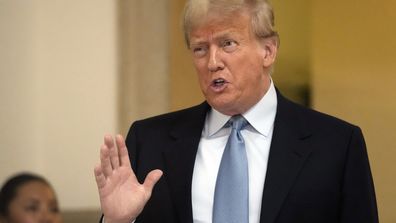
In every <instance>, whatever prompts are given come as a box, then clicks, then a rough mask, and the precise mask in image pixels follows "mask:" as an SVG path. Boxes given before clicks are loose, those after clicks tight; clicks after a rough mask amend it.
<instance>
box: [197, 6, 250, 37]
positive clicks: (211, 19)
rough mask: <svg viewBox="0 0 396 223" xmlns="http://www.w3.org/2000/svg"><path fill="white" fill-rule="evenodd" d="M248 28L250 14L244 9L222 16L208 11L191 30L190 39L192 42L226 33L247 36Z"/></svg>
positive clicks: (248, 33) (225, 34)
mask: <svg viewBox="0 0 396 223" xmlns="http://www.w3.org/2000/svg"><path fill="white" fill-rule="evenodd" d="M250 30H251V29H250V16H249V14H248V13H246V12H244V11H242V12H236V13H234V14H232V15H223V16H221V15H218V14H215V13H209V14H208V15H207V16H206V17H205V19H204V20H202V22H200V23H199V24H197V25H196V26H195V27H194V28H193V29H192V30H191V32H190V40H191V41H192V42H194V41H200V40H203V39H206V38H208V37H210V38H218V37H222V36H227V35H232V36H249V35H250V34H251V31H250Z"/></svg>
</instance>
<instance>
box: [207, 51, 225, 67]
mask: <svg viewBox="0 0 396 223" xmlns="http://www.w3.org/2000/svg"><path fill="white" fill-rule="evenodd" d="M208 69H209V71H210V72H216V71H219V70H223V69H224V63H223V61H222V59H221V55H220V52H219V49H217V48H216V47H211V48H210V50H209V61H208Z"/></svg>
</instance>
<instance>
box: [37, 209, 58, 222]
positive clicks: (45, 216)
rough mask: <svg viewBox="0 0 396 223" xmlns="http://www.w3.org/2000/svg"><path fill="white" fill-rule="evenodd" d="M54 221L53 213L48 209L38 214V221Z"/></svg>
mask: <svg viewBox="0 0 396 223" xmlns="http://www.w3.org/2000/svg"><path fill="white" fill-rule="evenodd" d="M54 222H55V215H54V214H53V213H51V212H48V211H43V212H42V213H41V214H40V220H39V223H54Z"/></svg>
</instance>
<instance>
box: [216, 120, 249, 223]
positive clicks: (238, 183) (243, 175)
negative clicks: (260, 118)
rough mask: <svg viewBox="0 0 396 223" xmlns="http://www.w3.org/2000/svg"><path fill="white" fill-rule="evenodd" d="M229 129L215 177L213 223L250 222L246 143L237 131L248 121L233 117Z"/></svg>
mask: <svg viewBox="0 0 396 223" xmlns="http://www.w3.org/2000/svg"><path fill="white" fill-rule="evenodd" d="M228 123H229V124H230V125H232V130H231V134H230V136H229V138H228V141H227V144H226V147H225V149H224V153H223V156H222V158H221V163H220V168H219V172H218V174H217V181H216V188H215V195H214V203H213V223H248V222H249V173H248V161H247V157H246V150H245V142H244V140H243V138H242V135H241V132H240V130H242V129H243V128H244V127H245V126H246V125H247V121H246V120H245V119H244V118H243V117H242V116H241V115H238V116H233V117H232V118H231V119H230V120H229V121H228Z"/></svg>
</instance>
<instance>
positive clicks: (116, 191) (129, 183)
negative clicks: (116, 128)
mask: <svg viewBox="0 0 396 223" xmlns="http://www.w3.org/2000/svg"><path fill="white" fill-rule="evenodd" d="M112 141H113V140H112V138H109V136H106V137H105V145H104V146H102V148H101V164H100V165H98V166H97V167H96V168H95V176H96V182H97V185H98V190H99V197H100V203H101V207H102V211H103V214H104V216H105V218H106V223H111V222H120V223H121V222H131V220H133V219H135V218H136V217H137V216H138V215H139V214H140V212H141V211H142V210H143V208H144V205H145V204H146V202H147V201H148V199H149V198H150V196H151V191H152V188H153V186H154V184H155V183H156V182H157V181H158V179H159V178H160V176H161V174H162V172H161V171H160V170H154V171H151V172H150V173H149V174H148V176H147V178H146V180H145V182H144V183H143V184H140V183H139V182H138V181H137V179H136V176H135V174H134V173H133V171H132V168H131V165H130V161H129V157H128V152H127V149H126V147H125V144H124V142H123V139H122V137H121V136H118V137H117V140H116V142H117V147H118V149H117V148H116V147H115V146H114V143H112Z"/></svg>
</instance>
